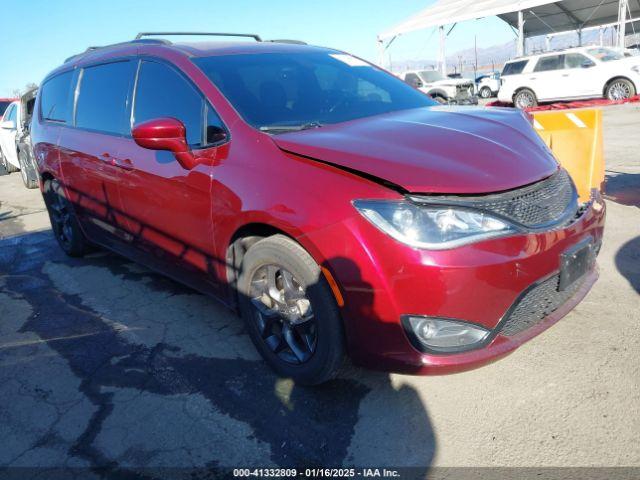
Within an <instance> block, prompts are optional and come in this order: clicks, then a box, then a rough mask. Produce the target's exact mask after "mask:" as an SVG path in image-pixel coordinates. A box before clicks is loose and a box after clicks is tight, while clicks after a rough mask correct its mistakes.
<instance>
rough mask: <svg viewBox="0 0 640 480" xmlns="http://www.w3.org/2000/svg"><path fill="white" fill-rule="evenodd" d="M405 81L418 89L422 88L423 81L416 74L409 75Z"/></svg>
mask: <svg viewBox="0 0 640 480" xmlns="http://www.w3.org/2000/svg"><path fill="white" fill-rule="evenodd" d="M404 81H405V82H407V83H408V84H409V85H411V86H412V87H416V88H418V87H421V86H422V81H421V80H420V78H419V77H418V75H416V74H415V73H407V75H406V76H405V77H404Z"/></svg>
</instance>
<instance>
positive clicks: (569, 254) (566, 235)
mask: <svg viewBox="0 0 640 480" xmlns="http://www.w3.org/2000/svg"><path fill="white" fill-rule="evenodd" d="M165 36H166V35H165ZM254 39H255V40H253V39H252V41H251V42H248V41H245V40H246V39H243V40H242V41H235V42H195V43H170V42H168V41H167V40H163V39H159V38H139V39H136V40H134V41H130V42H126V43H122V44H117V45H112V46H107V47H102V48H98V49H91V50H89V51H87V52H85V53H83V54H80V55H76V56H74V57H71V58H70V59H68V60H67V61H66V62H65V63H64V65H62V66H61V67H59V68H57V69H56V70H54V71H53V72H52V73H50V74H49V75H48V76H47V77H46V78H45V80H44V81H43V82H42V87H41V89H40V91H39V93H38V98H37V104H36V114H35V115H34V119H33V126H32V138H33V144H34V153H35V157H36V160H37V163H38V166H39V172H40V180H41V182H40V184H41V189H42V193H43V196H44V199H45V202H46V205H47V208H48V210H49V214H50V217H51V223H52V227H53V232H54V234H55V236H56V238H57V240H58V242H59V243H60V246H61V247H62V249H63V250H64V251H65V252H66V253H67V254H69V255H72V256H80V255H82V254H84V253H85V252H87V251H88V250H89V249H90V248H91V247H92V246H94V245H99V246H101V247H105V248H107V249H109V250H113V251H114V252H117V253H119V254H121V255H124V256H126V257H129V258H131V259H134V260H136V261H139V262H141V263H143V264H144V265H147V266H148V267H150V268H152V269H155V270H158V271H160V272H162V273H164V274H166V275H168V276H170V277H172V278H174V279H176V280H178V281H180V282H183V283H185V284H187V285H189V286H191V287H192V288H195V289H197V290H199V291H201V292H204V293H206V294H209V295H212V296H214V297H216V298H217V299H219V300H221V301H222V302H224V303H225V304H226V305H228V306H229V307H231V308H233V309H236V310H237V311H238V312H239V313H240V314H241V315H242V317H243V318H244V320H245V322H246V328H247V331H248V333H249V335H250V336H251V339H252V340H253V342H254V344H255V346H256V348H257V349H258V350H259V352H260V353H261V354H262V356H263V357H264V359H265V360H266V361H267V363H269V365H271V367H273V369H275V371H276V372H277V373H278V374H280V375H282V376H287V377H291V378H293V379H294V380H295V381H297V382H300V383H306V384H315V383H320V382H323V381H325V380H327V379H329V378H331V377H332V376H334V375H335V374H336V372H337V370H338V369H339V367H340V366H341V364H342V363H343V360H344V357H345V355H347V354H348V355H349V357H350V358H351V359H352V360H353V361H354V362H356V363H358V364H361V365H366V366H369V367H374V368H381V369H385V370H391V371H397V372H405V373H412V374H442V373H452V372H458V371H462V370H467V369H470V368H474V367H478V366H480V365H483V364H486V363H489V362H491V361H493V360H496V359H498V358H500V357H503V356H504V355H506V354H507V353H509V352H511V351H512V350H514V349H515V348H516V347H517V346H518V345H520V344H522V343H523V342H525V341H527V340H529V339H530V338H532V337H534V336H536V335H537V334H539V333H540V332H542V331H543V330H545V329H546V328H548V327H549V326H550V325H552V324H553V323H555V322H556V321H558V320H559V319H560V318H562V317H563V316H564V315H565V314H566V313H567V312H569V311H570V310H571V309H572V308H573V307H574V306H575V305H576V304H577V303H578V302H580V300H581V299H582V298H583V297H584V296H585V295H586V293H587V292H588V291H589V289H590V288H591V286H592V285H593V283H594V282H595V281H596V278H597V268H596V266H595V257H596V255H597V253H598V251H599V248H600V244H601V240H602V232H603V225H604V217H605V206H604V203H603V201H602V199H601V197H600V196H599V194H598V193H597V192H595V191H594V193H593V195H592V198H591V200H590V201H589V202H587V203H580V202H579V201H578V197H577V195H576V189H575V187H574V185H573V183H572V181H571V178H570V177H569V175H568V174H567V172H566V171H565V170H563V169H562V168H561V167H560V166H559V165H558V163H557V161H556V160H555V158H554V157H553V154H552V153H551V152H550V151H549V149H548V148H547V147H546V145H545V144H544V143H543V142H542V140H541V139H540V138H539V137H538V135H537V134H536V133H535V131H534V130H533V129H532V127H531V120H530V118H528V117H527V115H526V114H523V113H522V112H520V111H517V110H510V109H500V108H470V107H455V108H454V107H446V106H438V105H436V104H435V103H434V102H433V101H432V100H431V99H429V98H428V97H427V96H426V95H424V94H422V93H421V92H419V91H418V90H415V89H413V88H412V87H410V86H408V85H407V84H405V83H404V82H402V81H401V80H400V79H398V78H396V77H395V76H393V75H391V74H389V73H387V72H385V71H383V70H381V69H379V68H377V67H376V66H374V65H371V64H369V63H368V62H366V61H363V60H361V59H360V58H357V57H353V56H351V55H349V54H346V53H344V52H340V51H336V50H332V49H328V48H320V47H314V46H308V45H302V44H298V43H291V42H285V41H280V42H278V41H274V42H267V41H261V39H260V38H259V37H257V36H254ZM576 327H577V325H576ZM212 355H215V352H212Z"/></svg>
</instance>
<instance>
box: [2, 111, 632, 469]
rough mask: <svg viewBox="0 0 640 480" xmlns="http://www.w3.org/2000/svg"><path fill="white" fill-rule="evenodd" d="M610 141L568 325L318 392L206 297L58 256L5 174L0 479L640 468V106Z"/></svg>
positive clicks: (610, 121)
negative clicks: (489, 357) (593, 235)
mask: <svg viewBox="0 0 640 480" xmlns="http://www.w3.org/2000/svg"><path fill="white" fill-rule="evenodd" d="M604 136H605V152H606V164H607V181H608V183H607V190H608V195H609V197H610V200H609V201H608V217H607V226H606V233H605V240H604V245H603V248H602V252H601V254H600V257H599V264H600V274H601V276H600V280H599V281H598V283H597V284H596V285H595V287H594V288H593V290H592V291H591V293H590V294H589V295H588V296H587V297H586V299H585V300H584V301H583V302H582V303H581V304H580V305H579V306H578V307H577V308H576V309H575V310H574V311H573V312H572V313H571V314H569V315H568V316H567V317H566V318H565V319H563V320H562V321H561V322H559V323H558V324H557V325H555V326H554V327H553V328H551V329H550V330H548V331H547V332H545V333H543V334H542V335H541V336H539V337H537V338H536V339H534V340H533V341H531V342H530V343H528V344H526V345H525V346H523V347H522V348H520V349H519V350H517V351H516V352H515V353H514V354H512V355H511V356H509V357H507V358H505V359H503V360H501V361H499V362H497V363H495V364H493V365H489V366H487V367H484V368H481V369H479V370H475V371H471V372H467V373H462V374H457V375H452V376H444V377H410V376H402V375H388V374H384V373H376V372H371V371H366V370H361V369H357V368H351V369H349V371H348V372H347V373H346V374H345V375H343V376H342V378H340V379H338V380H336V381H334V382H331V383H329V384H327V385H325V386H323V387H319V388H314V389H312V388H302V387H299V386H296V385H292V384H291V383H290V382H288V381H286V380H279V379H277V378H276V377H275V376H274V375H273V374H272V373H271V372H270V370H269V369H268V368H267V367H266V366H265V365H264V364H263V363H262V361H260V359H259V358H258V356H257V354H256V353H255V352H254V349H253V347H252V345H251V343H250V341H249V339H248V337H247V336H246V335H245V334H244V333H243V328H242V324H241V322H240V320H239V319H238V318H237V317H236V316H234V315H233V314H232V313H230V312H228V311H227V310H225V309H224V308H223V307H221V306H218V305H217V304H215V303H214V302H213V301H212V300H209V299H208V298H206V297H204V296H202V295H199V294H197V293H195V292H193V291H191V290H189V289H187V288H184V287H182V286H180V285H178V284H176V283H174V282H172V281H171V280H168V279H166V278H164V277H161V276H159V275H156V274H154V273H151V272H149V271H147V270H146V269H144V268H142V267H140V266H138V265H135V264H133V263H131V262H128V261H126V260H124V259H122V258H120V257H117V256H115V255H112V254H108V253H99V254H95V255H93V256H91V257H89V258H84V259H69V258H67V257H65V256H64V255H63V254H62V252H61V251H60V249H59V248H58V246H57V244H56V243H55V241H54V239H53V237H52V234H51V231H50V229H49V220H48V217H47V215H46V212H45V210H44V206H43V203H42V200H41V196H40V192H39V191H38V190H26V189H25V188H24V187H23V186H22V183H21V179H20V176H19V174H12V175H8V176H7V175H5V176H0V467H2V466H28V467H33V466H37V467H45V468H47V467H63V468H72V467H95V466H105V467H107V468H108V469H110V470H113V471H115V472H116V473H117V474H118V475H120V474H121V475H122V476H125V474H126V473H131V472H135V471H137V470H139V469H141V468H144V467H162V466H171V467H184V468H191V467H205V466H209V467H210V466H239V465H245V466H249V465H257V466H268V465H283V466H284V465H297V466H301V465H310V464H313V465H316V466H318V465H321V466H335V465H359V466H365V465H375V466H403V465H413V466H420V467H427V466H534V467H541V466H635V467H640V385H639V383H640V328H639V327H640V296H639V292H640V106H639V104H635V105H625V106H620V107H609V108H606V109H604ZM41 473H42V474H43V476H42V478H50V477H47V475H46V472H45V471H42V472H41ZM82 478H91V474H89V473H85V474H83V475H82Z"/></svg>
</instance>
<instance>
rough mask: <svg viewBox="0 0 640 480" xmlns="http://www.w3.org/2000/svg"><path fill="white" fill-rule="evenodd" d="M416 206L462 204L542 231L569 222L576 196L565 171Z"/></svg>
mask: <svg viewBox="0 0 640 480" xmlns="http://www.w3.org/2000/svg"><path fill="white" fill-rule="evenodd" d="M412 199H414V200H415V201H417V202H419V203H435V204H449V205H461V206H466V207H471V208H475V209H478V210H484V211H487V212H489V213H493V214H497V215H500V216H502V217H505V218H507V219H509V220H510V221H512V222H516V223H518V224H520V225H523V226H525V227H527V228H534V229H535V228H542V227H548V226H550V225H553V224H557V223H561V222H563V221H569V220H571V219H572V218H573V217H574V216H575V214H576V212H577V211H578V196H577V193H576V190H575V187H574V186H573V182H572V181H571V177H569V174H568V173H567V171H566V170H564V169H561V170H559V171H558V172H556V173H555V174H553V175H551V176H550V177H548V178H546V179H544V180H542V181H540V182H537V183H534V184H531V185H528V186H526V187H522V188H518V189H515V190H510V191H508V192H502V193H495V194H489V195H483V196H473V197H453V196H447V197H438V196H433V197H412Z"/></svg>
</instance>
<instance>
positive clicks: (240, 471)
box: [233, 468, 400, 478]
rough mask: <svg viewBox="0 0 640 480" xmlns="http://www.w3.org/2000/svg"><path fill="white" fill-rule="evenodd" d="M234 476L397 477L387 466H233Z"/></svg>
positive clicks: (396, 472)
mask: <svg viewBox="0 0 640 480" xmlns="http://www.w3.org/2000/svg"><path fill="white" fill-rule="evenodd" d="M233 476H234V477H240V478H241V477H265V478H281V477H286V478H295V477H304V478H355V477H364V478H376V477H385V478H393V477H399V476H400V474H399V472H398V471H397V470H393V469H387V468H358V469H356V468H306V469H304V470H298V469H296V468H235V469H234V470H233Z"/></svg>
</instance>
